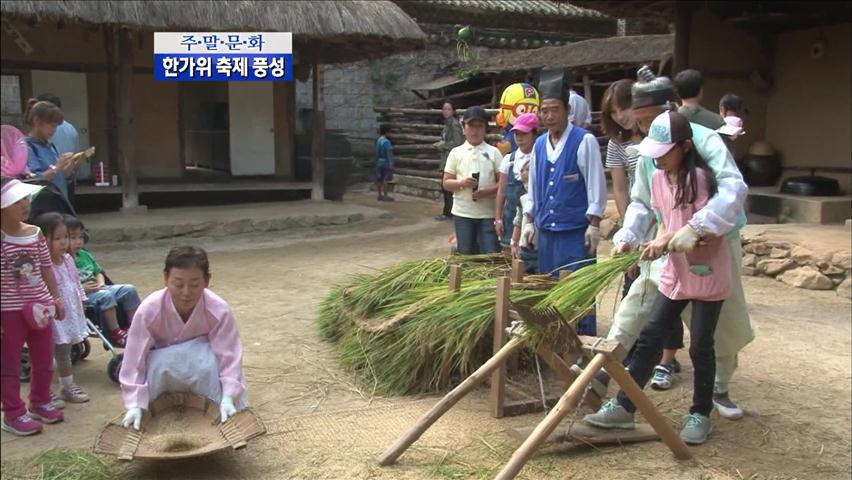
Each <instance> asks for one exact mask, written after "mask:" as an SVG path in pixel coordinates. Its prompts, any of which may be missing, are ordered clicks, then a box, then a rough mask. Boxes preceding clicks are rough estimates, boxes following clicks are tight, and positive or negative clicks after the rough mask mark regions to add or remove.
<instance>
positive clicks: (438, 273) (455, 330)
mask: <svg viewBox="0 0 852 480" xmlns="http://www.w3.org/2000/svg"><path fill="white" fill-rule="evenodd" d="M636 260H638V256H630V255H624V256H619V257H617V260H614V261H610V260H605V261H602V262H600V263H599V264H596V265H591V266H588V267H586V268H583V269H580V270H578V271H577V272H575V273H573V274H571V275H570V277H568V278H567V279H564V280H563V281H561V282H559V283H558V284H556V285H557V286H556V287H555V288H553V289H551V287H552V286H553V285H554V283H555V282H553V281H552V280H551V279H550V278H549V277H548V276H546V275H545V276H527V277H526V278H525V279H524V282H523V283H517V284H513V285H512V288H511V291H510V292H511V293H510V295H511V300H512V301H513V302H523V303H526V304H533V305H537V306H541V307H544V306H555V307H556V308H557V309H558V310H559V311H560V312H562V313H563V315H564V316H565V317H566V319H568V323H571V324H573V323H574V322H575V321H576V320H577V319H579V318H580V316H581V314H580V312H585V311H588V309H589V308H591V306H593V305H594V303H595V298H596V296H597V295H598V294H599V293H600V292H601V291H602V290H603V289H604V288H606V286H607V285H609V283H611V282H612V280H614V279H615V278H617V277H618V276H619V275H620V273H622V272H623V271H624V270H626V269H627V268H629V267H630V266H631V265H632V264H634V263H636ZM458 263H460V264H462V278H463V281H462V284H461V288H460V290H459V291H457V292H454V291H451V290H450V289H449V288H448V285H447V281H448V278H449V267H450V265H452V264H458ZM507 272H508V264H507V263H506V261H505V260H504V259H503V257H502V256H481V257H449V258H438V259H432V260H424V261H419V262H406V263H403V264H399V265H396V266H393V267H390V268H388V269H385V270H381V271H379V272H378V273H376V274H375V275H372V276H370V275H358V276H356V277H354V278H352V279H351V280H350V283H349V284H347V285H339V286H337V287H335V288H333V289H332V290H331V292H330V293H329V295H328V297H327V298H326V299H325V300H324V301H323V302H322V305H321V307H320V322H319V323H320V332H321V334H322V335H323V337H324V338H325V339H327V340H330V341H334V342H337V344H338V345H337V348H338V353H339V356H340V360H341V363H342V364H343V366H345V367H347V368H349V369H351V370H353V371H354V372H356V373H357V374H359V375H360V376H362V377H363V378H364V379H365V380H366V381H367V383H368V384H371V385H372V386H373V390H374V392H375V393H378V394H384V395H402V394H411V393H423V392H434V391H438V390H441V389H443V388H446V387H447V386H449V385H450V384H451V383H452V382H453V381H454V380H457V379H459V378H460V377H463V376H465V375H467V374H469V373H470V372H472V371H473V370H474V369H475V368H477V367H478V366H479V365H481V364H482V363H483V362H484V361H485V360H487V359H488V357H490V355H491V350H492V345H491V343H492V341H491V338H492V332H493V324H494V315H495V295H496V285H497V282H496V281H495V280H496V278H497V277H499V276H502V275H505V274H506V273H507ZM557 289H558V290H557ZM530 333H532V331H530ZM542 334H544V333H543V332H541V333H540V334H537V335H531V337H530V341H531V342H533V341H535V339H536V338H540V337H541V335H542Z"/></svg>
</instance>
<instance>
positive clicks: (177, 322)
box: [119, 288, 245, 409]
mask: <svg viewBox="0 0 852 480" xmlns="http://www.w3.org/2000/svg"><path fill="white" fill-rule="evenodd" d="M200 336H206V337H207V338H208V340H209V342H210V348H211V349H212V350H213V353H214V354H215V355H216V358H217V359H218V362H219V380H220V381H221V383H222V394H223V395H229V396H231V397H233V398H237V397H239V395H240V394H242V392H243V391H244V390H245V385H244V383H243V381H244V377H243V347H242V342H241V341H240V334H239V332H238V331H237V323H236V320H235V319H234V315H233V313H231V308H230V307H229V306H228V304H227V303H225V301H224V300H222V298H221V297H219V296H218V295H216V294H215V293H213V292H212V291H210V290H208V289H205V290H204V295H203V296H202V297H201V300H199V301H198V305H196V306H195V310H193V311H192V314H191V315H190V316H189V320H187V322H186V323H184V322H183V320H182V319H181V318H180V315H178V313H177V310H176V309H175V306H174V303H172V298H171V296H170V295H169V293H168V290H166V289H165V288H163V289H162V290H158V291H156V292H154V293H152V294H151V295H149V296H148V297H147V298H145V300H143V301H142V304H141V305H139V309H138V310H136V314H135V315H134V317H133V323H132V324H131V326H130V330H129V332H128V335H127V346H126V348H125V350H124V361H123V362H122V365H121V372H120V373H119V380H120V382H121V392H122V396H123V397H124V406H125V408H131V407H134V406H136V407H140V408H145V409H147V408H148V403H149V402H150V401H151V400H154V399H152V398H149V397H148V383H147V380H146V372H147V359H148V353H149V352H150V351H151V349H154V348H163V347H168V346H170V345H175V344H178V343H182V342H185V341H188V340H192V339H193V338H196V337H200ZM186 361H187V362H192V359H191V358H187V359H186Z"/></svg>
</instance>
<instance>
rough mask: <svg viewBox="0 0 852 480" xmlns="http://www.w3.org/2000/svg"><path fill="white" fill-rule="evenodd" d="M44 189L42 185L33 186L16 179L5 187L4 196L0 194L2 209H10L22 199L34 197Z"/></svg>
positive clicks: (0, 206)
mask: <svg viewBox="0 0 852 480" xmlns="http://www.w3.org/2000/svg"><path fill="white" fill-rule="evenodd" d="M42 188H44V187H42V186H40V185H31V184H29V183H24V182H22V181H20V180H18V179H14V180H12V181H10V182H9V183H7V184H6V185H3V190H2V194H0V208H6V207H10V206H12V205H14V204H16V203H18V201H20V200H21V199H22V198H26V197H29V196H32V195H34V194H35V193H37V192H38V191H39V190H41V189H42Z"/></svg>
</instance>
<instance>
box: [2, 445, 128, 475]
mask: <svg viewBox="0 0 852 480" xmlns="http://www.w3.org/2000/svg"><path fill="white" fill-rule="evenodd" d="M117 471H118V468H117V464H116V463H115V462H114V461H112V460H110V459H105V458H103V457H99V456H96V455H94V454H91V453H88V452H83V451H79V450H65V449H61V448H51V449H50V450H46V451H44V452H42V453H40V454H38V455H36V456H34V457H32V458H30V459H29V460H17V461H11V462H4V463H3V464H2V477H3V478H4V479H7V478H8V479H15V480H109V479H113V478H118V473H117Z"/></svg>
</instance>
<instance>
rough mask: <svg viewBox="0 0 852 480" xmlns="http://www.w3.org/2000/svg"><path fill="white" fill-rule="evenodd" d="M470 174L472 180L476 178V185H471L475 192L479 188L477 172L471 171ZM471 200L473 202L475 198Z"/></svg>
mask: <svg viewBox="0 0 852 480" xmlns="http://www.w3.org/2000/svg"><path fill="white" fill-rule="evenodd" d="M470 176H471V177H473V179H474V180H476V185H474V186H473V191H474V192H475V191H477V190H479V172H476V173H471V174H470ZM473 201H474V202H475V201H476V199H475V198H474V199H473Z"/></svg>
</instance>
